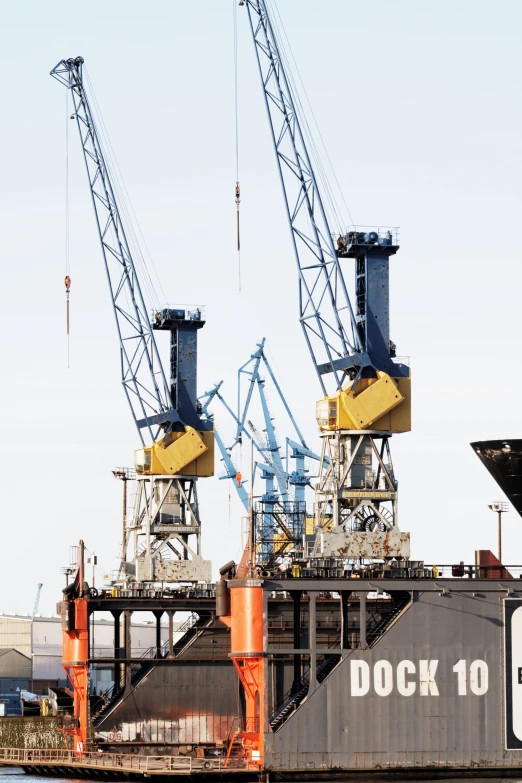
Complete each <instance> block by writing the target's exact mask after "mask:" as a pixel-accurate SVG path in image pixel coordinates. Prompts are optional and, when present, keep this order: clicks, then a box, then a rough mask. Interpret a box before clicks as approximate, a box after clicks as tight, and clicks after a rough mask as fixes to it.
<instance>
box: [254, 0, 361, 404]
mask: <svg viewBox="0 0 522 783" xmlns="http://www.w3.org/2000/svg"><path fill="white" fill-rule="evenodd" d="M246 6H247V8H248V15H249V19H250V26H251V30H252V35H253V39H254V43H255V50H256V55H257V62H258V65H259V72H260V75H261V81H262V84H263V94H264V98H265V104H266V109H267V112H268V118H269V123H270V130H271V134H272V140H273V143H274V148H275V152H276V158H277V165H278V168H279V174H280V177H281V184H282V186H283V194H284V200H285V207H286V213H287V217H288V221H289V224H290V229H291V235H292V243H293V247H294V253H295V258H296V262H297V267H298V275H299V317H300V322H301V326H302V328H303V332H304V335H305V339H306V343H307V345H308V348H309V350H310V353H311V356H312V359H313V362H314V367H315V369H316V372H317V375H318V377H319V381H320V383H321V387H322V389H323V392H324V393H325V394H326V386H325V383H324V379H323V375H325V374H327V373H329V372H332V371H333V374H334V376H335V379H336V386H337V388H341V384H342V380H343V377H344V372H343V370H344V369H348V368H349V367H353V366H354V365H356V364H361V363H367V364H370V361H369V358H368V356H367V355H365V353H364V351H363V350H362V346H361V341H360V337H359V334H358V331H357V324H356V320H355V315H354V312H353V308H352V304H351V302H350V297H349V294H348V290H347V287H346V283H345V280H344V276H343V273H342V269H341V265H340V262H339V258H338V257H337V253H336V249H335V246H334V241H333V237H332V232H331V229H330V226H329V224H328V220H327V217H326V212H325V209H324V205H323V200H322V197H321V193H320V190H319V188H318V185H317V181H316V175H315V172H314V169H313V166H312V163H311V160H310V156H309V153H308V149H307V146H306V143H305V139H304V136H303V132H302V129H301V123H300V121H299V116H298V112H297V109H296V104H295V100H294V96H293V94H292V89H291V87H290V84H289V81H288V78H287V75H286V72H285V68H284V65H283V60H282V57H281V52H280V50H279V45H278V43H277V39H276V36H275V34H274V30H273V27H272V23H271V20H270V17H269V14H268V11H267V7H266V4H265V2H264V0H246ZM348 357H351V358H350V359H348ZM336 360H337V365H334V362H336ZM338 360H344V361H343V362H341V364H343V365H344V366H339V361H338Z"/></svg>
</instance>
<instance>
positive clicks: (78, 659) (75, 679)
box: [62, 598, 89, 753]
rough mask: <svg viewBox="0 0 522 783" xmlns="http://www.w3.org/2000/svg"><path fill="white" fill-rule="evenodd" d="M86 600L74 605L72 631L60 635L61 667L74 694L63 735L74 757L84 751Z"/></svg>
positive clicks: (86, 661)
mask: <svg viewBox="0 0 522 783" xmlns="http://www.w3.org/2000/svg"><path fill="white" fill-rule="evenodd" d="M87 607H88V601H87V599H86V598H77V599H76V600H75V601H74V622H73V623H71V625H73V629H71V630H63V631H62V641H63V649H62V666H63V668H64V669H65V671H66V673H67V676H68V677H69V680H70V682H71V685H72V687H73V692H74V725H73V726H72V727H71V728H65V729H64V731H65V732H66V733H67V734H69V735H71V736H72V737H73V741H74V745H73V749H74V751H75V753H84V752H85V751H86V750H87V738H88V733H89V732H88V720H89V709H88V707H89V663H88V661H89V613H88V611H87Z"/></svg>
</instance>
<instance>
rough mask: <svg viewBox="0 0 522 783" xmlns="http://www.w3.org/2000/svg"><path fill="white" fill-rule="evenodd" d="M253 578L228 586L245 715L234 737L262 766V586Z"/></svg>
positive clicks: (233, 650)
mask: <svg viewBox="0 0 522 783" xmlns="http://www.w3.org/2000/svg"><path fill="white" fill-rule="evenodd" d="M261 585H262V582H260V581H259V580H257V579H241V580H240V579H236V580H231V581H230V582H229V583H228V586H229V588H231V589H230V617H222V618H221V620H223V622H225V623H226V625H229V626H230V636H231V643H230V646H231V652H230V657H231V658H232V661H233V663H234V666H235V669H236V671H237V673H238V675H239V679H240V680H241V684H242V685H243V688H244V691H245V716H244V719H243V720H242V722H241V726H240V728H239V731H236V732H235V736H236V737H241V738H242V739H243V743H244V747H245V748H246V750H247V753H248V756H249V761H250V762H251V763H253V764H258V765H259V766H260V767H263V762H264V741H263V740H264V725H263V722H264V721H263V718H264V714H265V655H264V618H263V588H262V586H261Z"/></svg>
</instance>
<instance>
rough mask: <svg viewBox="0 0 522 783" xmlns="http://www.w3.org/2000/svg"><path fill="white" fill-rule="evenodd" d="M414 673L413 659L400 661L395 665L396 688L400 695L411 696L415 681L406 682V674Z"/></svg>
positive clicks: (413, 691)
mask: <svg viewBox="0 0 522 783" xmlns="http://www.w3.org/2000/svg"><path fill="white" fill-rule="evenodd" d="M407 674H415V664H414V663H413V661H401V662H400V663H399V665H398V666H397V690H398V691H399V693H400V694H401V696H413V694H414V693H415V688H416V687H417V683H416V682H407V681H406V675H407Z"/></svg>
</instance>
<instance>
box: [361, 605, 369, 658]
mask: <svg viewBox="0 0 522 783" xmlns="http://www.w3.org/2000/svg"><path fill="white" fill-rule="evenodd" d="M366 617H367V615H366V593H359V647H360V649H361V650H367V649H368V643H367V641H366Z"/></svg>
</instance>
